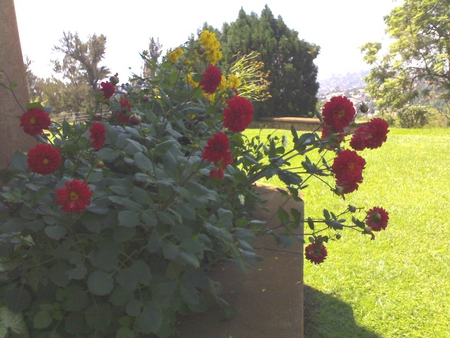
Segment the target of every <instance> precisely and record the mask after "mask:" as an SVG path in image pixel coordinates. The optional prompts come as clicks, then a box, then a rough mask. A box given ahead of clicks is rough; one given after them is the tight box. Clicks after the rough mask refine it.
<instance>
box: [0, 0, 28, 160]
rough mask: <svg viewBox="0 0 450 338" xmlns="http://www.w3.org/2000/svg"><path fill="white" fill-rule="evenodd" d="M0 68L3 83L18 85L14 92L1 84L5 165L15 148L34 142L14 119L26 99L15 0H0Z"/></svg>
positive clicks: (0, 144)
mask: <svg viewBox="0 0 450 338" xmlns="http://www.w3.org/2000/svg"><path fill="white" fill-rule="evenodd" d="M0 70H2V71H3V72H4V74H3V76H2V77H1V78H0V81H1V82H2V83H4V84H7V83H9V82H10V81H11V82H15V83H16V84H17V87H16V88H15V89H14V95H13V94H12V93H11V92H10V91H9V90H6V89H5V88H2V87H0V168H4V167H6V166H7V165H8V164H9V162H10V159H11V155H12V154H13V153H14V152H15V151H16V150H22V151H26V150H28V149H29V148H31V147H33V145H34V144H35V140H34V139H33V137H31V136H29V135H27V134H25V133H24V132H23V130H22V128H21V127H19V119H18V118H17V117H20V116H21V115H22V113H23V110H22V108H25V106H26V105H27V103H28V102H29V94H28V88H27V81H26V77H25V66H24V63H23V56H22V50H21V48H20V38H19V30H18V28H17V21H16V12H15V9H14V0H0ZM14 96H15V97H14ZM16 99H17V100H16Z"/></svg>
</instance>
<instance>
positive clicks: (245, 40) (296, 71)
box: [220, 5, 319, 117]
mask: <svg viewBox="0 0 450 338" xmlns="http://www.w3.org/2000/svg"><path fill="white" fill-rule="evenodd" d="M220 41H221V44H222V49H223V55H224V61H223V62H225V63H228V64H231V63H232V62H233V61H235V56H236V55H238V54H239V53H241V54H250V53H251V52H252V51H257V52H259V53H260V59H261V61H262V62H264V71H265V72H269V77H268V79H267V80H268V81H269V82H270V83H271V84H270V87H269V91H270V96H271V97H270V98H269V99H267V100H265V101H263V102H255V104H254V105H255V113H256V114H257V116H259V117H263V116H272V117H276V116H297V117H298V116H312V115H313V114H314V111H315V106H316V102H317V97H316V94H317V90H318V88H319V84H318V83H317V81H316V79H317V67H316V66H315V65H314V63H313V61H314V59H315V58H316V57H317V55H318V53H319V47H318V46H316V45H313V44H310V43H308V42H306V41H304V40H300V39H299V37H298V33H297V32H296V31H294V30H291V29H289V28H288V27H287V26H286V24H285V23H284V22H283V19H282V18H281V17H280V16H279V17H278V18H277V19H275V18H274V16H273V14H272V12H271V10H270V9H269V7H267V5H266V6H265V7H264V9H263V11H262V12H261V17H260V18H259V17H258V16H257V15H256V14H255V13H253V12H252V13H251V14H250V15H247V14H246V13H245V11H244V10H243V9H241V10H240V11H239V16H238V19H237V20H236V21H235V22H233V23H230V24H227V23H225V24H224V25H223V27H222V32H221V34H220Z"/></svg>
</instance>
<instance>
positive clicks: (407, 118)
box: [397, 106, 431, 128]
mask: <svg viewBox="0 0 450 338" xmlns="http://www.w3.org/2000/svg"><path fill="white" fill-rule="evenodd" d="M430 116H431V109H430V108H429V107H426V106H410V107H407V108H405V109H402V110H400V111H399V112H398V113H397V118H398V122H399V124H400V127H402V128H418V127H423V126H424V125H426V124H427V123H428V120H429V118H430Z"/></svg>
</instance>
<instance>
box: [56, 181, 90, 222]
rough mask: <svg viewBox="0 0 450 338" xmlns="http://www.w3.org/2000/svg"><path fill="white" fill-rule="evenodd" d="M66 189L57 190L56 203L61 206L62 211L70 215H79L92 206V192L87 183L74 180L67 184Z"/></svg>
mask: <svg viewBox="0 0 450 338" xmlns="http://www.w3.org/2000/svg"><path fill="white" fill-rule="evenodd" d="M64 186H65V189H63V188H60V189H58V190H56V197H57V198H56V199H55V203H58V204H61V209H62V210H64V211H65V212H68V213H74V214H79V213H80V212H82V211H84V210H86V206H88V205H90V204H91V196H92V190H90V189H89V187H88V185H87V182H86V181H80V180H73V181H70V182H67V183H66V184H65V185H64Z"/></svg>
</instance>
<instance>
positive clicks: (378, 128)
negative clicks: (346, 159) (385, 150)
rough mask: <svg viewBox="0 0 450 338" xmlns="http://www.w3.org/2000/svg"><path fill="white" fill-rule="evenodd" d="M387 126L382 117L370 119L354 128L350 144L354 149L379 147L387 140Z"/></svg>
mask: <svg viewBox="0 0 450 338" xmlns="http://www.w3.org/2000/svg"><path fill="white" fill-rule="evenodd" d="M388 128H389V125H388V123H387V122H386V121H385V120H384V119H380V118H375V119H372V120H370V121H369V122H367V124H366V125H364V126H361V127H359V128H358V129H356V130H355V133H354V135H353V137H352V140H351V141H350V146H351V147H352V148H353V149H355V150H364V149H366V148H368V149H375V148H379V147H381V145H382V144H383V142H386V140H387V133H389V129H388Z"/></svg>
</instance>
